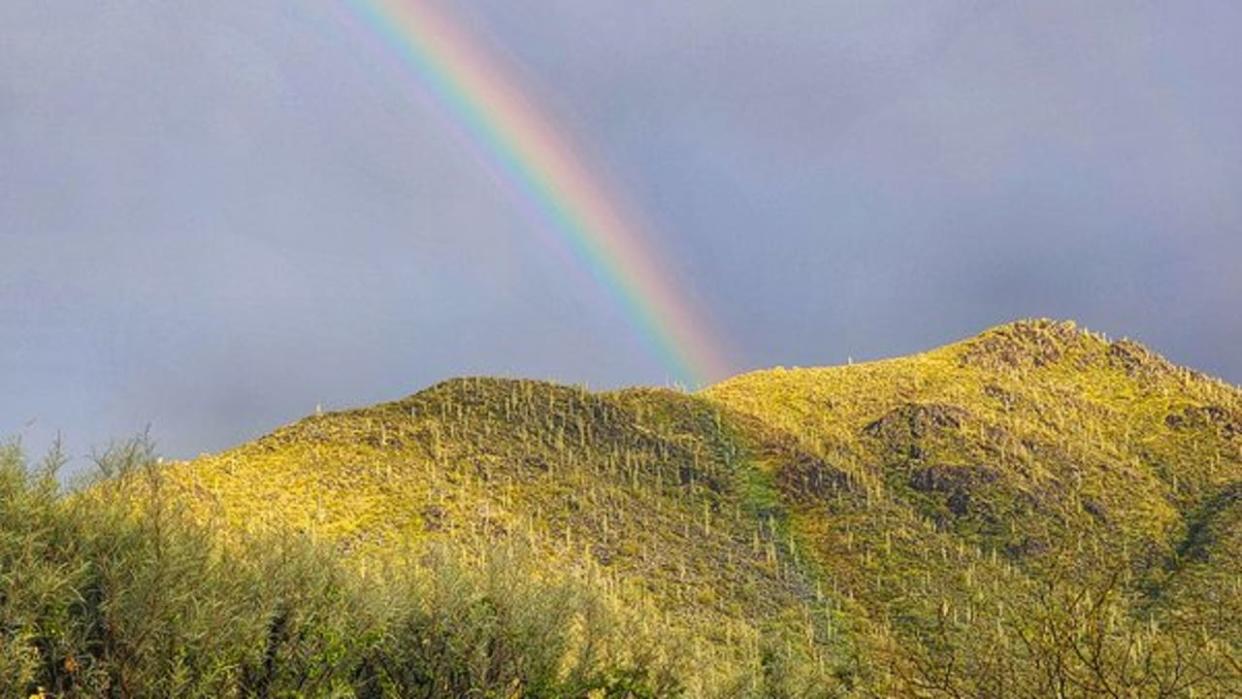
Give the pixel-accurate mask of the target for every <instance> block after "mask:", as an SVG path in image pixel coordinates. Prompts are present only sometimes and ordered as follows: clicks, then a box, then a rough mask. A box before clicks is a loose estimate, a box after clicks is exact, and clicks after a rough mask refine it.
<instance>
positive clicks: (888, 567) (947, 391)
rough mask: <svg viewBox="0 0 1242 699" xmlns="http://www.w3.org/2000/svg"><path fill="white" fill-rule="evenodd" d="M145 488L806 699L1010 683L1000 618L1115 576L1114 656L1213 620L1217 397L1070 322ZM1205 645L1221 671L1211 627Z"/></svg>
mask: <svg viewBox="0 0 1242 699" xmlns="http://www.w3.org/2000/svg"><path fill="white" fill-rule="evenodd" d="M169 475H170V483H171V484H172V486H173V487H174V489H176V490H177V491H178V492H180V493H183V494H184V495H185V496H186V497H185V501H186V502H187V503H189V506H190V507H191V509H193V510H194V511H195V512H196V513H197V514H198V516H200V517H201V518H204V519H211V520H215V521H217V522H219V523H221V524H223V525H224V529H225V531H234V532H243V531H247V530H256V529H272V528H276V529H292V530H296V531H300V532H306V533H309V534H310V535H311V536H314V537H317V538H321V539H324V540H327V541H329V542H333V543H334V544H335V545H337V546H338V547H339V550H340V551H341V552H342V555H343V556H344V557H346V558H347V559H348V560H349V561H350V564H351V565H353V566H356V567H358V568H359V569H361V570H364V571H365V570H368V569H372V570H373V569H379V568H383V567H384V566H385V565H388V562H389V561H391V560H394V559H397V558H399V557H400V556H403V555H406V554H408V553H410V552H411V551H413V552H417V551H418V550H421V549H424V548H426V547H427V546H428V545H430V544H432V543H434V542H446V543H450V544H452V545H454V546H459V547H462V548H464V549H465V550H471V549H478V550H484V549H486V548H487V547H494V546H495V545H496V544H497V543H500V544H503V543H504V542H506V541H511V540H512V541H520V542H522V545H524V546H525V545H527V544H530V545H531V546H533V548H534V549H535V550H536V551H537V552H539V555H540V556H542V557H543V559H544V560H546V562H547V571H548V575H559V574H571V575H578V576H587V577H590V578H591V579H592V580H595V581H597V583H598V584H601V585H606V586H609V587H610V589H612V590H615V594H616V595H617V597H618V599H622V600H624V599H632V600H634V601H635V604H639V603H641V604H643V605H649V606H650V608H651V609H653V610H656V611H655V612H653V614H654V615H655V616H656V617H657V618H653V619H652V620H651V623H652V624H653V625H664V626H666V627H668V628H669V629H670V630H675V631H676V633H678V634H684V635H685V636H686V638H688V639H689V641H688V643H689V644H690V646H691V647H692V648H693V649H694V652H695V653H698V654H701V656H702V657H703V658H705V659H710V664H711V666H712V667H713V668H719V667H727V666H728V665H729V664H730V663H731V662H733V663H738V664H748V665H749V666H748V667H747V668H746V669H745V672H742V673H739V675H738V676H739V677H742V676H743V675H745V676H749V677H752V678H753V677H754V676H757V675H762V674H763V673H764V672H766V671H767V670H765V667H766V665H765V663H767V662H770V661H771V658H772V657H773V652H774V651H773V650H772V649H773V647H775V648H777V649H778V650H779V651H780V653H778V655H780V656H781V657H783V658H786V659H787V662H790V663H794V664H796V665H798V667H800V668H802V672H803V675H804V679H805V685H806V686H807V687H813V686H814V687H819V688H820V689H822V690H823V691H824V692H825V693H831V692H836V691H846V690H848V689H849V688H851V687H853V688H854V689H858V688H859V687H867V688H869V689H868V690H867V691H870V692H873V693H880V694H884V693H900V692H907V691H911V687H913V686H915V685H916V684H917V682H915V680H914V679H912V677H915V676H917V675H918V674H919V672H920V670H919V667H920V666H919V663H920V662H940V663H943V662H947V661H946V660H945V658H946V657H952V655H951V654H950V656H945V655H944V653H946V652H948V651H946V650H945V649H946V648H949V647H952V648H955V649H956V650H954V651H953V652H957V653H967V654H971V653H973V654H974V655H975V656H978V657H974V658H972V660H971V661H970V663H966V662H964V661H963V662H962V663H959V665H958V666H957V668H956V672H958V673H962V674H971V673H974V674H977V675H980V676H983V675H988V676H994V677H997V678H1003V677H1009V676H1011V675H1013V674H1014V673H1015V672H1019V671H1018V670H1015V669H1013V668H1012V667H1009V666H1003V665H995V666H993V665H988V666H986V667H985V666H980V665H978V664H977V663H979V662H983V661H984V660H986V659H987V658H988V657H991V656H989V651H988V648H987V646H986V645H980V644H991V645H993V646H996V647H1003V648H1005V649H1008V648H1009V645H1008V644H1015V646H1016V645H1018V644H1020V643H1026V644H1027V650H1026V651H1023V652H1026V653H1028V656H1022V655H1021V653H1020V652H1019V651H1018V650H1016V649H1013V650H1012V653H1008V654H1006V653H1004V652H1002V653H1001V655H1000V656H998V657H1004V658H1014V659H1019V658H1022V657H1026V658H1027V661H1022V662H1025V663H1026V664H1027V665H1029V664H1030V663H1029V653H1032V652H1034V651H1031V650H1030V648H1032V647H1040V646H1038V644H1036V643H1035V641H1033V640H1031V639H1036V640H1038V639H1039V638H1043V636H1040V635H1039V633H1042V632H1039V631H1038V629H1034V630H1033V629H1031V628H1027V627H1026V626H1025V624H1026V623H1027V622H1026V621H1025V620H1026V619H1032V620H1038V619H1044V617H1042V616H1040V615H1041V614H1045V613H1047V614H1050V615H1051V614H1052V611H1049V610H1053V611H1055V608H1057V607H1058V605H1061V602H1056V603H1055V604H1054V603H1053V601H1055V600H1059V599H1060V598H1059V597H1056V595H1060V594H1062V591H1063V589H1066V590H1068V589H1088V588H1089V587H1090V586H1092V585H1095V586H1097V587H1099V589H1105V590H1112V589H1114V588H1113V587H1112V586H1111V585H1112V582H1110V581H1113V580H1115V579H1120V580H1121V582H1120V583H1117V585H1118V587H1117V589H1119V590H1120V591H1121V593H1124V594H1122V595H1121V599H1122V601H1121V602H1118V603H1117V604H1119V605H1120V606H1117V607H1116V608H1117V609H1119V610H1120V612H1118V613H1120V614H1122V615H1123V616H1127V617H1133V619H1135V620H1138V619H1139V618H1140V617H1142V618H1143V619H1145V620H1146V621H1145V622H1144V623H1146V624H1147V625H1146V626H1143V627H1142V628H1143V629H1148V628H1150V629H1154V630H1152V631H1150V633H1149V634H1148V635H1146V636H1142V635H1136V634H1139V632H1138V631H1135V632H1134V633H1130V632H1126V633H1128V634H1129V635H1124V634H1123V635H1121V636H1117V638H1119V639H1121V640H1120V641H1116V642H1117V643H1121V644H1122V646H1120V647H1125V648H1130V649H1131V650H1129V651H1125V652H1133V644H1134V643H1138V644H1139V646H1140V647H1142V646H1143V644H1146V645H1147V646H1152V645H1153V644H1156V642H1157V641H1161V640H1162V639H1163V638H1164V636H1161V633H1162V632H1160V631H1159V624H1164V623H1169V624H1174V625H1176V624H1177V623H1183V621H1184V620H1185V619H1189V618H1191V617H1195V615H1196V614H1198V612H1199V611H1201V610H1203V609H1205V608H1207V606H1208V605H1215V606H1214V607H1213V608H1214V609H1218V610H1225V611H1229V610H1233V611H1235V612H1236V610H1237V609H1238V608H1239V603H1238V600H1239V598H1240V597H1239V584H1238V575H1237V573H1236V571H1235V570H1234V569H1235V568H1236V562H1237V561H1238V560H1240V559H1239V556H1240V555H1242V551H1240V550H1239V539H1238V534H1237V532H1238V524H1239V521H1240V520H1239V504H1238V502H1239V498H1238V493H1239V490H1238V489H1239V483H1240V482H1242V393H1240V392H1239V391H1238V389H1237V388H1235V387H1233V386H1230V385H1227V384H1224V383H1222V382H1219V381H1216V380H1213V379H1210V378H1208V377H1205V376H1202V375H1200V374H1197V373H1194V372H1192V371H1189V370H1186V369H1182V368H1179V367H1176V366H1173V365H1172V364H1170V363H1168V362H1167V361H1165V360H1163V359H1162V358H1160V357H1158V356H1157V355H1155V354H1153V353H1151V352H1149V351H1148V350H1146V349H1144V348H1143V347H1141V346H1139V345H1137V344H1135V343H1132V342H1127V341H1119V342H1110V341H1108V340H1107V339H1105V338H1103V337H1101V336H1099V335H1095V334H1092V333H1088V332H1084V331H1081V330H1079V329H1077V328H1075V327H1074V326H1073V325H1072V324H1068V323H1055V322H1051V321H1024V322H1019V323H1014V324H1010V325H1006V326H1001V327H999V328H995V329H993V330H990V331H988V332H986V333H984V334H982V335H980V336H978V337H976V338H972V339H970V340H966V341H963V342H960V343H957V344H954V345H950V346H947V347H944V348H940V349H937V350H934V351H931V352H928V353H925V354H921V355H916V356H911V357H905V358H900V359H893V360H887V361H881V362H873V363H866V364H855V365H850V366H842V367H832V368H818V369H792V370H785V369H775V370H770V371H762V372H756V373H752V374H747V375H744V376H740V377H737V378H734V379H730V380H728V381H725V382H723V383H721V384H718V385H716V386H713V387H710V388H709V389H707V390H705V391H702V392H700V393H698V394H694V395H687V394H683V393H678V392H674V391H668V390H658V389H630V390H624V391H617V392H610V393H590V392H588V391H585V390H583V389H580V388H574V387H565V386H557V385H553V384H548V383H543V382H535V381H515V380H500V379H487V378H472V379H458V380H453V381H448V382H445V383H442V384H439V385H437V386H434V387H432V388H430V389H427V390H425V391H422V392H420V393H417V394H415V395H413V396H410V397H409V398H406V399H403V400H399V401H395V402H392V403H386V404H382V405H377V406H373V407H369V408H364V409H359V410H351V411H345V412H339V413H329V414H324V415H316V416H312V417H308V418H306V419H304V420H302V421H300V422H298V423H295V424H293V425H290V426H288V427H285V428H282V429H280V430H277V431H276V432H275V433H273V434H271V435H269V436H267V437H264V438H262V439H260V440H258V441H256V442H253V443H250V444H246V445H243V446H241V447H238V448H236V449H233V450H230V451H227V452H224V453H222V454H218V455H209V456H204V457H201V458H199V459H196V460H194V461H191V462H186V463H182V464H177V465H175V466H173V467H172V468H171V469H170V470H169ZM1066 585H1078V586H1079V587H1078V588H1069V587H1064V586H1066ZM1091 589H1095V588H1091ZM1109 604H1113V602H1111V601H1110V602H1109ZM1061 606H1064V605H1061ZM1071 606H1072V605H1071ZM1097 607H1098V608H1100V609H1103V608H1105V605H1102V604H1101V605H1097ZM1108 608H1109V609H1112V608H1113V607H1108ZM1014 610H1020V611H1018V612H1015V611H1014ZM1110 613H1111V612H1110ZM1153 615H1157V616H1158V617H1159V619H1158V620H1157V616H1153ZM1200 616H1202V615H1200ZM1195 618H1198V617H1195ZM1179 619H1181V620H1183V621H1178V620H1179ZM1170 620H1171V621H1170ZM1054 622H1056V623H1060V617H1056V616H1055V615H1052V616H1048V617H1047V623H1046V624H1045V626H1046V627H1047V628H1049V629H1055V628H1059V627H1055V624H1054ZM1031 623H1035V622H1034V621H1032V622H1031ZM1041 623H1042V622H1041ZM1136 623H1137V622H1136ZM1185 623H1189V622H1188V621H1187V622H1185ZM1111 624H1113V622H1112V621H1110V626H1109V628H1110V629H1112V628H1113V626H1111ZM1040 628H1044V627H1040ZM1127 628H1128V627H1127ZM1136 628H1137V627H1136ZM1195 628H1196V629H1198V630H1199V631H1202V630H1203V627H1202V625H1200V626H1196V627H1195ZM1215 628H1216V631H1215V632H1214V633H1215V634H1216V635H1217V636H1220V637H1225V638H1232V639H1233V640H1232V641H1225V642H1223V643H1225V644H1226V645H1225V646H1224V647H1225V651H1222V652H1224V653H1225V654H1226V655H1230V654H1232V655H1233V656H1234V657H1236V652H1237V635H1238V624H1237V621H1236V620H1231V619H1226V620H1225V621H1224V622H1219V623H1218V626H1217V627H1215ZM985 631H986V633H985ZM1048 633H1050V634H1051V635H1052V636H1056V633H1059V632H1056V633H1053V632H1048ZM1076 633H1077V632H1076ZM1110 633H1111V631H1110ZM1142 633H1145V634H1147V633H1148V631H1142ZM1114 635H1116V634H1114ZM1168 635H1169V634H1165V636H1168ZM1110 638H1113V637H1112V636H1110ZM937 639H940V640H937ZM1135 639H1137V640H1135ZM1114 640H1116V639H1114ZM1111 642H1113V641H1110V643H1111ZM1213 643H1217V641H1216V640H1213ZM972 644H974V645H972ZM1126 644H1129V645H1126ZM1229 644H1232V645H1229ZM1214 647H1215V646H1214ZM993 650H994V649H993ZM1174 651H1176V652H1179V653H1180V652H1182V649H1180V647H1179V648H1177V649H1174V650H1171V651H1169V652H1170V653H1173V652H1174ZM1041 652H1043V651H1041ZM1047 652H1048V653H1051V651H1047ZM1211 652H1212V653H1216V652H1217V651H1215V650H1213V651H1211ZM1208 655H1209V656H1210V657H1212V658H1217V657H1218V656H1213V655H1210V653H1209V654H1208ZM1204 657H1208V656H1204ZM929 658H930V659H932V660H930V661H929V660H928V659H929ZM1014 662H1018V661H1017V660H1015V661H1014ZM971 663H976V664H973V665H972V664H971ZM708 664H709V662H708V660H705V661H704V670H703V673H704V675H707V674H710V673H717V674H719V672H720V671H719V670H711V671H709V670H707V669H706V668H707V666H708ZM1020 664H1021V663H1020ZM1015 667H1016V666H1015ZM963 668H968V669H969V672H965V671H964V670H963ZM1021 672H1026V670H1022V671H1021ZM748 673H749V674H748ZM989 673H990V675H989ZM729 681H730V679H729V678H721V677H714V678H711V679H708V678H702V679H701V683H700V686H699V691H700V692H708V691H713V690H710V689H709V688H711V687H715V688H719V687H721V686H725V685H726V684H727V683H728V682H729ZM738 681H745V680H738ZM751 681H752V682H753V679H752V680H751ZM962 681H963V682H967V680H962ZM971 681H973V680H971ZM1000 681H1001V680H997V682H1000ZM1006 681H1008V680H1006ZM1117 681H1119V682H1120V681H1128V680H1117ZM979 682H982V680H980V681H979ZM1031 682H1033V683H1034V682H1035V680H1031ZM691 684H693V683H691ZM962 686H963V687H965V686H966V685H962ZM1043 686H1045V685H1040V684H1038V683H1034V684H1024V685H1022V687H1025V689H1021V690H1019V689H1015V688H1014V687H1013V686H1009V685H999V684H995V683H993V684H980V683H976V684H971V685H969V687H970V688H972V689H970V690H969V691H973V692H976V693H977V692H983V693H984V694H987V692H989V691H991V692H996V691H1005V692H1020V691H1026V692H1039V691H1042V690H1040V689H1038V688H1039V687H1043ZM1135 686H1139V685H1135ZM1032 687H1035V688H1036V689H1031V688H1032ZM944 691H945V692H948V690H944ZM957 691H967V690H965V689H962V688H961V687H959V688H958V690H957ZM807 692H810V690H809V689H808V690H807ZM950 693H951V692H950ZM931 694H934V692H931Z"/></svg>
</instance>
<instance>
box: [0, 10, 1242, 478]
mask: <svg viewBox="0 0 1242 699" xmlns="http://www.w3.org/2000/svg"><path fill="white" fill-rule="evenodd" d="M452 11H453V12H454V14H455V15H456V16H458V17H459V18H461V20H462V22H463V23H464V24H466V25H467V26H468V27H469V29H470V31H471V32H472V33H475V34H476V35H478V36H481V37H485V38H486V40H487V41H488V42H490V45H491V46H492V47H493V49H494V50H495V51H496V52H497V53H499V54H500V55H502V56H504V57H505V59H506V60H508V61H509V62H511V63H512V64H513V65H514V66H516V68H517V69H518V71H519V72H520V74H521V76H522V77H523V79H524V81H525V82H526V83H527V85H528V88H529V90H530V91H531V93H532V94H533V95H535V96H536V99H537V100H538V101H539V102H541V103H542V104H544V105H546V107H547V109H548V110H549V111H550V112H552V113H554V114H555V115H556V116H557V119H558V121H559V122H560V123H561V125H562V126H563V128H564V129H565V130H566V131H567V133H568V135H570V136H571V137H572V138H573V140H575V141H576V142H578V143H579V144H580V145H581V146H582V147H583V149H584V150H585V151H586V152H587V153H588V154H589V155H590V157H591V159H592V160H593V161H595V162H597V163H599V164H600V165H601V167H602V168H603V169H604V170H605V171H606V173H607V177H608V179H609V180H611V181H612V182H614V183H617V185H618V189H619V190H620V192H621V193H622V195H623V196H624V197H625V198H626V199H628V200H629V201H630V202H632V203H633V204H634V205H635V206H636V208H638V209H639V210H641V211H642V212H644V214H645V215H646V217H647V218H648V219H649V220H651V222H652V223H653V224H654V225H653V231H655V233H654V234H655V235H657V236H658V237H659V240H658V242H659V244H660V246H661V247H662V248H663V249H665V250H667V251H668V252H669V254H670V257H671V261H670V266H671V267H672V268H673V269H674V270H676V271H677V272H678V273H679V274H680V275H681V276H682V277H683V286H684V287H686V288H687V289H688V292H689V293H691V294H693V295H694V296H695V298H696V299H697V300H698V301H699V302H700V305H702V306H703V307H705V308H707V309H709V310H710V312H711V313H712V316H713V318H712V319H713V321H714V323H715V324H716V326H717V327H718V329H719V334H720V335H721V336H722V337H723V338H724V339H725V342H726V345H727V346H728V347H729V348H730V350H731V352H732V354H733V357H734V359H735V360H736V362H737V363H738V366H739V368H749V367H760V366H766V365H773V364H787V365H788V364H803V365H807V364H824V363H835V362H840V361H844V360H845V359H846V358H847V357H851V356H852V357H853V358H855V359H860V358H868V357H876V356H883V355H891V354H898V353H905V352H910V351H915V350H918V349H921V348H925V347H928V346H931V345H935V344H937V343H941V342H944V341H948V340H952V339H956V338H958V337H961V336H964V335H967V334H970V333H973V332H976V331H978V330H980V329H982V328H984V327H986V326H988V325H990V324H993V323H997V322H1002V321H1005V320H1010V319H1013V318H1016V317H1020V316H1029V315H1051V316H1057V317H1068V318H1075V319H1078V320H1080V321H1081V322H1083V323H1085V324H1086V325H1088V326H1090V327H1093V328H1095V329H1098V330H1102V331H1105V332H1108V333H1110V334H1114V335H1133V336H1136V337H1138V338H1139V339H1141V340H1143V341H1145V342H1148V343H1149V344H1151V345H1153V346H1154V347H1155V348H1157V349H1158V350H1161V351H1163V352H1165V353H1166V354H1168V355H1169V356H1170V357H1171V358H1173V359H1174V360H1176V361H1179V362H1182V363H1186V364H1190V365H1193V366H1196V367H1199V368H1202V369H1205V370H1208V371H1210V372H1213V373H1215V374H1218V375H1221V376H1223V377H1225V378H1227V379H1229V380H1232V381H1235V382H1237V381H1239V380H1242V354H1240V353H1239V352H1237V349H1236V348H1237V347H1239V346H1242V316H1240V314H1239V313H1238V311H1237V310H1236V307H1237V306H1238V305H1239V303H1238V302H1239V299H1242V281H1240V280H1242V268H1240V267H1242V210H1240V205H1239V201H1242V199H1240V197H1239V195H1240V194H1242V192H1239V183H1240V182H1242V81H1238V80H1237V79H1236V76H1237V75H1238V74H1240V73H1242V55H1240V54H1239V49H1238V47H1239V46H1242V8H1240V7H1239V6H1238V5H1237V4H1236V3H1232V2H1219V3H1212V2H1186V3H1134V2H1124V3H1121V2H1117V3H1110V2H1093V3H1077V2H1042V1H1041V2H1019V3H1012V2H941V3H922V2H892V3H887V2H866V3H863V2H818V1H817V2H809V1H803V0H790V1H789V2H782V3H754V2H740V1H727V2H710V3H708V2H701V3H690V2H682V3H668V2H661V3H656V2H604V1H600V2H582V1H581V0H545V1H543V2H533V3H513V2H506V1H502V0H481V1H478V2H471V3H460V4H455V5H454V6H453V8H452ZM347 19H348V18H347V17H346V16H345V15H344V13H343V12H342V10H341V5H340V4H337V3H328V2H317V3H295V2H278V1H277V0H259V1H253V0H252V1H249V2H234V1H232V0H229V1H227V2H215V3H197V2H153V1H151V0H126V1H125V2H117V3H99V4H94V5H92V4H87V5H85V6H84V5H83V4H82V3H70V2H66V1H63V0H62V1H53V2H48V1H46V0H41V1H39V2H35V1H34V0H11V1H10V2H6V3H3V4H2V5H0V39H2V40H0V327H3V328H4V336H3V337H4V341H3V343H2V344H0V395H3V396H4V399H3V401H2V402H0V432H5V433H9V432H19V433H23V434H25V435H26V436H27V438H28V439H30V440H31V441H32V442H34V443H40V442H42V441H46V439H47V437H48V436H49V435H50V434H52V433H53V432H54V431H56V430H62V431H64V432H66V434H67V435H68V436H69V437H70V440H71V441H70V443H71V445H72V446H73V447H75V449H76V450H78V451H81V450H82V449H84V448H85V445H88V444H92V443H99V442H101V441H104V440H105V439H106V438H107V437H109V436H115V435H123V434H126V433H128V432H132V431H133V430H135V429H138V428H140V427H141V426H142V425H144V424H147V423H151V424H152V427H153V431H154V433H155V435H156V436H157V437H158V438H160V439H161V440H162V442H163V444H164V446H165V448H166V451H168V452H170V453H172V454H176V455H185V454H191V453H193V452H195V451H198V450H202V449H217V448H220V447H222V446H225V445H227V444H230V443H234V442H237V441H240V440H242V439H246V438H249V437H251V436H254V435H255V434H257V433H260V432H262V431H265V430H267V429H269V428H270V427H272V426H274V425H275V424H278V423H280V422H282V421H286V420H289V419H292V418H295V417H297V416H299V415H301V414H304V413H306V412H309V411H311V410H313V409H314V406H315V405H316V404H318V403H322V404H324V405H326V406H339V405H346V404H358V403H365V402H369V401H375V400H379V399H383V398H390V397H394V396H397V395H400V394H402V393H405V392H408V391H412V390H414V389H416V388H419V387H421V386H423V385H426V384H428V383H430V382H433V381H435V380H438V379H441V378H444V377H448V376H452V375H457V374H463V373H501V374H518V375H531V376H541V377H551V378H556V379H561V380H568V381H587V382H590V383H591V384H593V385H618V384H628V383H661V382H663V381H664V380H665V379H666V375H665V371H664V369H663V368H662V367H661V366H659V364H658V363H656V362H655V361H654V360H652V359H651V358H650V357H649V356H648V355H647V354H646V353H645V352H644V351H643V349H642V347H641V346H640V345H639V344H638V343H637V341H636V340H635V339H634V338H633V337H632V333H631V332H630V330H629V329H628V327H627V326H626V325H625V322H624V319H623V318H622V317H621V315H620V314H619V313H618V311H617V310H616V309H615V308H614V306H613V304H612V303H611V301H610V300H609V299H608V298H607V297H606V296H605V295H604V294H602V293H600V292H599V291H598V290H596V289H594V288H593V287H592V286H591V284H590V280H589V278H588V277H587V276H586V275H585V274H584V273H583V272H582V271H580V270H577V269H574V268H573V267H572V266H568V265H566V263H565V259H564V256H563V255H560V254H557V253H556V252H555V251H554V250H551V249H549V248H548V247H546V246H545V245H543V244H542V243H541V242H540V241H542V240H544V239H546V234H542V233H541V232H540V231H538V230H537V229H536V228H535V227H534V226H533V225H532V224H531V222H530V221H529V220H528V219H527V218H524V217H523V215H522V214H521V210H520V207H518V206H515V205H514V202H513V201H512V200H511V199H510V198H509V196H508V195H507V194H506V192H505V191H504V189H503V188H501V187H498V186H497V185H496V184H495V183H494V182H493V180H492V178H491V175H490V173H488V172H487V170H486V169H485V168H484V167H482V166H481V165H480V164H479V162H478V161H477V159H476V157H475V156H474V154H473V153H472V152H471V150H470V149H469V148H465V147H463V146H462V145H461V144H459V143H458V142H457V141H456V140H455V138H454V136H453V135H452V129H450V128H447V127H446V124H445V123H444V121H443V118H442V116H440V114H439V112H438V111H437V109H436V108H435V107H434V106H433V105H429V104H428V103H427V102H426V99H425V97H424V96H423V95H422V94H421V93H420V91H419V90H418V89H417V85H415V84H413V82H412V80H411V79H410V77H409V74H408V73H407V72H405V71H404V70H403V68H402V67H401V66H400V65H399V64H398V63H396V62H395V61H394V60H393V59H392V57H391V55H389V54H388V53H387V50H386V49H385V48H384V47H383V45H382V42H380V41H379V39H378V38H374V37H369V36H367V35H366V34H364V33H361V32H360V31H359V29H358V28H357V27H350V26H349V23H348V21H347Z"/></svg>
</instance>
